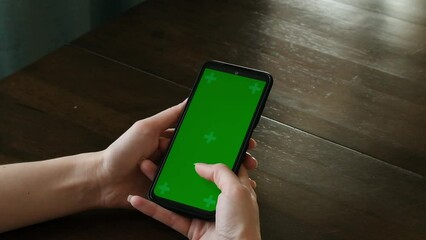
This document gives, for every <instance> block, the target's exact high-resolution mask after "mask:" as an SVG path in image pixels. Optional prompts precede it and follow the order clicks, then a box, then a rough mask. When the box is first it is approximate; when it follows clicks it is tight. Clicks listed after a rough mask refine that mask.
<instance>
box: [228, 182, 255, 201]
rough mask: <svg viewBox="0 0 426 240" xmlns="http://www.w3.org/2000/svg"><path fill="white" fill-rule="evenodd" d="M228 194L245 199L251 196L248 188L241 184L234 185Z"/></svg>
mask: <svg viewBox="0 0 426 240" xmlns="http://www.w3.org/2000/svg"><path fill="white" fill-rule="evenodd" d="M230 194H231V195H232V196H233V197H235V198H237V199H241V198H244V199H247V198H250V197H251V193H250V190H249V189H248V188H247V187H245V186H243V185H236V186H235V187H233V188H232V191H231V192H230Z"/></svg>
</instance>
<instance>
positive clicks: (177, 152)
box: [154, 68, 266, 211]
mask: <svg viewBox="0 0 426 240" xmlns="http://www.w3.org/2000/svg"><path fill="white" fill-rule="evenodd" d="M265 85H266V82H265V81H261V80H257V79H253V78H248V77H243V76H240V75H235V74H230V73H226V72H221V71H217V70H213V69H209V68H206V69H205V70H204V73H203V75H202V76H201V79H200V82H199V83H198V86H197V89H196V91H195V93H194V95H193V97H192V100H191V101H190V102H189V106H188V109H187V112H186V115H185V117H184V120H183V121H182V123H181V126H180V128H179V130H178V132H177V135H176V137H175V140H174V142H173V145H172V148H171V149H170V151H169V154H168V156H167V159H166V161H165V164H164V166H163V168H162V170H161V173H160V175H159V177H158V179H157V182H156V185H155V186H154V193H155V195H157V196H158V197H162V198H165V199H168V200H171V201H175V202H179V203H183V204H186V205H189V206H192V207H196V208H199V209H202V210H206V211H214V210H215V208H216V200H217V197H218V195H219V193H220V190H219V189H218V188H217V187H216V185H215V184H214V183H212V182H209V181H207V180H205V179H202V178H201V177H200V176H198V174H197V173H196V172H195V170H194V163H199V162H200V163H201V162H202V163H210V164H211V163H224V164H225V165H227V166H228V167H229V168H230V169H232V167H233V166H234V163H235V161H236V160H237V157H238V153H239V151H240V148H241V147H242V143H243V142H244V139H245V137H246V133H247V130H248V129H249V125H250V123H251V121H252V118H253V116H254V114H255V112H256V108H257V106H258V103H259V101H260V99H261V96H262V92H263V89H264V88H265Z"/></svg>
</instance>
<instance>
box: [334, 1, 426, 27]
mask: <svg viewBox="0 0 426 240" xmlns="http://www.w3.org/2000/svg"><path fill="white" fill-rule="evenodd" d="M336 1H337V2H341V3H345V4H348V5H351V6H355V7H358V8H361V9H365V10H368V11H372V12H376V13H380V14H383V15H387V16H390V17H394V18H398V19H401V20H404V21H407V22H410V23H415V24H419V25H423V26H426V15H425V14H424V13H425V12H426V2H425V1H422V0H387V1H382V0H336Z"/></svg>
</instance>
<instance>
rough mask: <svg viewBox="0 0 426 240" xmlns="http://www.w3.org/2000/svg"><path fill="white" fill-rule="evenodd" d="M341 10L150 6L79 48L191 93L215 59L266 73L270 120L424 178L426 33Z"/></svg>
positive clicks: (282, 5) (300, 5) (267, 4)
mask: <svg viewBox="0 0 426 240" xmlns="http://www.w3.org/2000/svg"><path fill="white" fill-rule="evenodd" d="M229 3H231V4H229ZM336 4H337V5H336V6H337V9H334V10H333V8H330V7H329V5H327V4H326V3H325V2H318V1H315V3H313V2H312V1H309V2H306V3H305V2H300V1H285V2H281V1H271V0H268V1H266V0H265V1H216V2H215V4H208V3H207V2H205V1H196V2H186V1H185V2H183V1H182V2H179V1H178V2H177V1H172V2H169V1H152V2H147V3H144V4H142V5H140V6H139V7H137V8H135V9H133V10H132V11H130V12H129V13H128V14H127V15H126V16H124V17H123V18H120V19H119V20H117V21H115V22H112V23H111V24H108V25H106V26H104V27H102V28H100V29H99V30H97V31H94V32H92V33H90V34H88V35H86V36H84V37H82V38H80V39H78V40H77V41H75V42H74V44H77V45H79V46H82V47H85V48H88V49H90V50H92V51H95V52H98V53H100V54H102V55H105V56H108V57H111V58H114V59H117V60H119V61H122V62H125V63H126V64H129V65H131V66H134V67H137V68H140V69H143V70H145V71H147V72H150V73H154V74H156V75H158V76H161V77H164V78H167V79H170V80H172V81H175V82H177V83H179V84H183V85H185V86H188V87H189V86H191V85H192V83H193V81H194V79H195V75H196V72H197V69H198V68H199V67H200V65H201V64H202V63H203V62H204V61H205V60H207V59H211V58H215V59H220V60H224V61H230V62H234V63H239V64H243V65H248V66H252V67H257V68H262V69H265V70H268V71H270V72H271V73H272V74H273V76H274V77H275V79H276V84H275V86H274V89H273V91H272V93H271V96H270V101H269V104H268V107H267V108H266V109H265V115H266V116H268V117H270V118H273V119H276V120H278V121H280V122H284V123H286V124H289V125H291V126H294V127H297V128H299V129H302V130H304V131H307V132H310V133H313V134H315V135H317V136H321V137H323V138H326V139H330V140H331V141H334V142H336V143H339V144H342V145H344V146H347V147H350V148H353V149H356V150H358V151H360V152H364V153H366V154H369V155H372V156H374V157H377V158H380V159H382V160H384V161H387V162H389V163H391V164H394V165H397V166H400V167H403V168H406V169H409V170H411V171H415V172H418V173H421V174H425V173H426V163H425V161H424V160H425V159H426V137H425V135H424V134H423V132H426V125H425V124H424V122H426V96H425V94H424V93H425V92H426V85H425V83H424V81H423V80H424V72H423V71H424V70H423V69H425V67H426V64H425V60H424V59H426V57H425V50H424V48H423V49H422V46H424V44H423V40H424V39H425V37H426V30H425V28H424V27H422V26H418V25H415V24H412V23H407V22H404V21H401V20H398V19H396V18H391V17H386V16H383V18H384V19H385V20H386V21H387V22H389V23H390V24H391V26H396V25H397V26H399V27H398V29H404V32H403V33H401V34H399V32H396V31H399V30H395V29H393V28H392V27H390V28H386V29H385V30H384V29H383V28H384V26H382V25H380V24H379V23H380V21H379V20H380V19H379V17H378V16H376V15H377V14H375V13H374V14H373V13H371V12H368V11H365V10H360V9H358V8H356V7H351V6H349V5H346V4H339V3H336ZM333 6H334V5H333ZM159 12H161V13H162V14H158V13H159ZM354 17H358V18H360V20H359V21H356V22H353V18H354ZM370 18H373V20H374V21H372V22H371V23H369V25H367V26H366V25H365V24H363V23H364V22H365V21H367V20H368V19H370ZM419 49H420V50H419ZM417 50H419V51H417Z"/></svg>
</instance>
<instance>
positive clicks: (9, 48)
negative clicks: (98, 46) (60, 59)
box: [0, 0, 143, 79]
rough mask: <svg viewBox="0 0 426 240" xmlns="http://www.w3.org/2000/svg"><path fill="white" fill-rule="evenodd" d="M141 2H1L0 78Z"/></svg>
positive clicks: (31, 0) (77, 0)
mask: <svg viewBox="0 0 426 240" xmlns="http://www.w3.org/2000/svg"><path fill="white" fill-rule="evenodd" d="M142 1H143V0H121V1H120V0H60V1H58V0H38V1H34V0H0V79H2V78H4V77H5V76H7V75H9V74H11V73H13V72H15V71H17V70H19V69H20V68H22V67H24V66H25V65H28V64H30V63H32V62H34V61H35V60H37V59H38V58H40V57H42V56H43V55H45V54H47V53H48V52H50V51H52V50H54V49H56V48H58V47H60V46H62V45H63V44H65V43H67V42H69V41H71V40H73V39H75V38H76V37H78V36H80V35H82V34H83V33H85V32H87V31H89V30H91V29H93V28H94V27H96V26H98V25H99V24H101V23H103V22H104V21H106V20H108V19H110V18H112V17H114V16H116V15H118V14H119V13H121V12H123V11H124V10H126V9H128V8H130V7H131V6H134V5H136V4H138V3H140V2H142Z"/></svg>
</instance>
